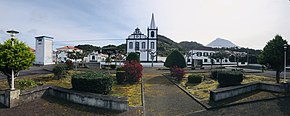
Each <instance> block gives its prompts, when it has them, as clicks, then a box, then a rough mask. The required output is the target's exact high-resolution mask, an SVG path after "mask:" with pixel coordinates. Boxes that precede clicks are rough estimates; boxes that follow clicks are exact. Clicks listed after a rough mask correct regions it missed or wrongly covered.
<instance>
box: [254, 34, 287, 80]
mask: <svg viewBox="0 0 290 116" xmlns="http://www.w3.org/2000/svg"><path fill="white" fill-rule="evenodd" d="M284 44H286V45H287V46H288V44H287V41H286V40H283V38H282V37H281V36H280V35H276V36H275V38H274V39H272V40H270V41H269V42H267V45H266V46H265V47H264V48H263V51H262V52H261V54H260V56H259V57H258V61H259V63H260V64H264V65H266V66H267V67H268V68H271V69H274V70H275V71H276V81H277V83H280V73H281V72H282V70H283V64H284ZM287 54H289V49H288V50H287ZM288 58H289V57H288Z"/></svg>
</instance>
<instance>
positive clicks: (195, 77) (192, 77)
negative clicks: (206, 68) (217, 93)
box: [187, 75, 202, 83]
mask: <svg viewBox="0 0 290 116" xmlns="http://www.w3.org/2000/svg"><path fill="white" fill-rule="evenodd" d="M187 82H188V83H201V82H202V76H201V75H189V76H188V81H187Z"/></svg>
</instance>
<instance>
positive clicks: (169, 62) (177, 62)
mask: <svg viewBox="0 0 290 116" xmlns="http://www.w3.org/2000/svg"><path fill="white" fill-rule="evenodd" d="M164 66H165V67H168V68H171V67H175V66H176V67H179V68H185V67H186V62H185V59H184V56H183V55H182V54H181V53H180V52H179V51H178V50H174V51H173V52H171V53H170V54H169V55H168V56H167V58H166V60H165V63H164Z"/></svg>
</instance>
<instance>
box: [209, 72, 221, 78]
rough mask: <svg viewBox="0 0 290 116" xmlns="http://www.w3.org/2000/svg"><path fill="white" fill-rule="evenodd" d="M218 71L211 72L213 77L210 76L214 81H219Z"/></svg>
mask: <svg viewBox="0 0 290 116" xmlns="http://www.w3.org/2000/svg"><path fill="white" fill-rule="evenodd" d="M218 72H219V71H218V70H212V71H211V75H210V77H211V79H214V80H217V78H218V77H217V74H218Z"/></svg>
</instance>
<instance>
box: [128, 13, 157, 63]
mask: <svg viewBox="0 0 290 116" xmlns="http://www.w3.org/2000/svg"><path fill="white" fill-rule="evenodd" d="M157 40H158V28H157V27H156V25H155V20H154V14H152V18H151V23H150V26H149V27H148V28H147V36H146V35H145V34H142V32H141V31H140V29H139V28H138V27H137V28H136V29H135V31H134V32H133V34H131V35H129V36H128V38H127V39H126V45H127V47H126V51H127V54H128V53H130V52H136V53H138V54H139V55H140V61H141V62H146V61H152V59H153V61H155V62H156V61H157Z"/></svg>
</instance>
